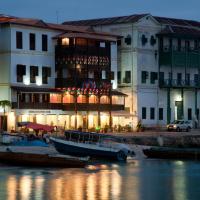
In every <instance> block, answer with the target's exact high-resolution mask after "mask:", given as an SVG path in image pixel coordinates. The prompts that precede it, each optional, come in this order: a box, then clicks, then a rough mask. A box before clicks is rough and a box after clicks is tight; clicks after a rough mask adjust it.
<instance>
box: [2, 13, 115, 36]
mask: <svg viewBox="0 0 200 200" xmlns="http://www.w3.org/2000/svg"><path fill="white" fill-rule="evenodd" d="M0 24H17V25H22V26H31V27H38V28H44V29H51V30H58V31H63V32H78V33H89V34H96V35H102V36H110V37H118V35H115V34H111V33H106V32H100V31H95V30H94V29H93V28H91V27H89V26H73V25H63V24H54V23H47V22H45V21H43V20H41V19H32V18H19V17H14V16H9V15H3V14H0Z"/></svg>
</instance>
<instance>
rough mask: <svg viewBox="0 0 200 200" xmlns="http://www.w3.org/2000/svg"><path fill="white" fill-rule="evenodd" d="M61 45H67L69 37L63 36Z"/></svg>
mask: <svg viewBox="0 0 200 200" xmlns="http://www.w3.org/2000/svg"><path fill="white" fill-rule="evenodd" d="M62 45H67V46H68V45H69V38H63V39H62Z"/></svg>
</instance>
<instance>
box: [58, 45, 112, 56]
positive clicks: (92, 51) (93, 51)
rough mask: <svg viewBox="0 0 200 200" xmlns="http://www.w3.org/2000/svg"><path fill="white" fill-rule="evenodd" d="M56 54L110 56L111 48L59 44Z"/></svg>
mask: <svg viewBox="0 0 200 200" xmlns="http://www.w3.org/2000/svg"><path fill="white" fill-rule="evenodd" d="M55 52H56V55H57V56H61V55H90V56H97V55H99V56H108V55H110V49H109V48H102V47H95V46H93V47H91V46H88V47H87V46H78V45H76V46H64V45H57V46H56V49H55Z"/></svg>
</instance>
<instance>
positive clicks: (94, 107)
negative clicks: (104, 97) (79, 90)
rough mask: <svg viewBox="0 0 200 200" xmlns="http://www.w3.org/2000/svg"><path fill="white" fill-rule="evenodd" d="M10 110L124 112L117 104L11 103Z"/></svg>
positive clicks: (121, 106) (122, 107)
mask: <svg viewBox="0 0 200 200" xmlns="http://www.w3.org/2000/svg"><path fill="white" fill-rule="evenodd" d="M12 109H43V110H64V111H76V110H77V111H98V110H99V111H118V110H124V109H125V107H124V105H117V104H113V105H110V104H88V103H77V104H74V103H66V104H61V103H24V102H20V103H17V102H13V103H12Z"/></svg>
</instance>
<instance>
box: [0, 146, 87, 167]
mask: <svg viewBox="0 0 200 200" xmlns="http://www.w3.org/2000/svg"><path fill="white" fill-rule="evenodd" d="M30 150H31V149H30ZM30 150H29V151H28V150H26V149H24V148H20V150H19V148H18V150H17V151H16V150H15V149H12V148H11V147H7V148H6V149H5V150H1V151H0V163H5V164H12V165H16V166H31V167H64V168H70V167H73V168H79V167H84V166H85V165H86V164H87V162H88V159H89V158H78V157H71V156H65V155H60V154H54V153H53V154H46V153H45V152H41V151H39V149H38V151H37V152H34V151H33V150H31V151H30Z"/></svg>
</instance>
